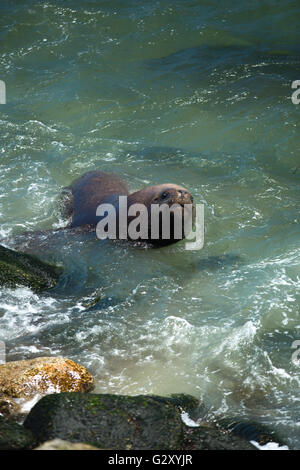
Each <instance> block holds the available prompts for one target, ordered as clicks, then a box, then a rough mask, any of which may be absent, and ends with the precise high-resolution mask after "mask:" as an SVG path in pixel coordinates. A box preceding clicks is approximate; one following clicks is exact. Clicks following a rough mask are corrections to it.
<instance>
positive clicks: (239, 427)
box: [218, 418, 286, 446]
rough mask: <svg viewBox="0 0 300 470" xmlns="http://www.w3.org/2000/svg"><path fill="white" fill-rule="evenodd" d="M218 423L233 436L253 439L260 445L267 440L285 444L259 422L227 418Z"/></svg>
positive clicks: (281, 444)
mask: <svg viewBox="0 0 300 470" xmlns="http://www.w3.org/2000/svg"><path fill="white" fill-rule="evenodd" d="M218 425H219V426H221V427H222V428H223V429H226V430H228V431H230V433H231V434H232V435H234V436H239V437H243V438H244V439H247V440H248V441H255V442H257V443H258V444H259V445H261V446H264V445H266V444H267V443H268V442H276V443H277V444H279V445H280V446H284V445H286V443H285V442H284V441H283V440H282V439H281V437H280V436H278V434H277V433H276V432H275V431H273V430H271V429H269V428H268V426H266V425H264V424H261V423H257V422H254V421H253V422H252V421H246V420H238V419H228V418H227V419H222V420H220V421H219V422H218Z"/></svg>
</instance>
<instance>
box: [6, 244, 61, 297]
mask: <svg viewBox="0 0 300 470" xmlns="http://www.w3.org/2000/svg"><path fill="white" fill-rule="evenodd" d="M61 272H62V269H61V268H59V267H57V266H53V265H50V264H47V263H44V262H42V261H40V260H39V259H38V258H36V257H35V256H31V255H27V254H25V253H19V252H17V251H13V250H10V249H9V248H5V247H4V246H2V245H0V286H6V287H13V288H14V287H17V286H26V287H30V288H31V289H32V290H34V291H35V292H39V291H42V290H45V289H50V288H51V287H54V286H55V284H56V283H57V281H58V278H59V276H60V274H61Z"/></svg>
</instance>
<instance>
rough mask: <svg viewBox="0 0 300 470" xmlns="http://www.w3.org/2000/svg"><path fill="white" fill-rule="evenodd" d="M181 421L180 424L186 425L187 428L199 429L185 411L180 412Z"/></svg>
mask: <svg viewBox="0 0 300 470" xmlns="http://www.w3.org/2000/svg"><path fill="white" fill-rule="evenodd" d="M181 419H182V422H183V423H184V424H185V425H186V426H189V427H190V428H199V426H200V424H199V423H197V422H196V421H194V420H193V419H191V418H190V417H189V414H188V413H187V412H186V411H182V412H181Z"/></svg>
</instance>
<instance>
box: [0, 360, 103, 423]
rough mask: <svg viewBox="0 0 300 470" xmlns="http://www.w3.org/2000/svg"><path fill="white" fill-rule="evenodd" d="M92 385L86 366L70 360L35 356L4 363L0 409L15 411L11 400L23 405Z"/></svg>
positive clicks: (6, 412) (1, 370) (12, 412)
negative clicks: (54, 394) (47, 396)
mask: <svg viewBox="0 0 300 470" xmlns="http://www.w3.org/2000/svg"><path fill="white" fill-rule="evenodd" d="M93 386H94V379H93V377H92V375H91V374H90V373H89V372H88V371H87V369H86V368H85V367H83V366H81V365H80V364H76V363H75V362H74V361H71V360H70V359H65V358H61V357H38V358H35V359H29V360H23V361H13V362H7V363H6V364H1V365H0V405H1V404H2V406H1V408H2V409H3V411H4V412H2V411H1V408H0V412H1V413H2V414H4V415H5V414H6V415H7V414H14V413H16V412H18V409H15V408H14V407H13V406H12V403H13V402H12V399H15V400H16V399H17V402H19V403H18V404H19V405H20V404H21V405H23V407H24V404H26V403H28V401H30V400H32V399H39V398H41V396H43V395H47V394H49V393H60V392H89V391H90V390H92V389H93ZM25 408H26V405H25ZM10 411H11V412H10ZM28 411H29V410H28Z"/></svg>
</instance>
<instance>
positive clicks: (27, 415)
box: [0, 357, 278, 451]
mask: <svg viewBox="0 0 300 470" xmlns="http://www.w3.org/2000/svg"><path fill="white" fill-rule="evenodd" d="M93 388H94V380H93V377H92V376H91V374H90V373H89V372H88V371H87V370H86V369H85V368H84V367H83V366H81V365H79V364H76V363H75V362H73V361H71V360H69V359H65V358H54V357H42V358H35V359H32V360H25V361H15V362H9V363H6V364H2V365H0V450H32V449H37V450H49V449H50V450H74V449H75V450H79V449H82V450H99V449H102V450H103V449H109V450H146V449H150V450H162V449H164V450H189V451H190V450H255V449H257V447H256V446H255V445H254V444H253V443H251V442H249V441H250V439H249V436H248V437H247V433H244V434H245V435H243V433H241V432H240V431H239V429H238V428H241V423H236V424H237V426H235V425H234V424H235V423H231V428H230V427H229V426H227V428H225V427H220V426H218V425H213V424H211V423H206V422H200V423H195V422H193V421H192V420H190V419H189V418H188V417H189V414H191V415H192V414H193V410H196V409H197V407H198V406H199V401H198V400H197V399H196V398H194V397H192V396H189V395H185V394H177V395H171V396H169V397H162V396H155V395H137V396H122V395H112V394H97V393H93V392H92V391H93ZM242 428H243V426H242ZM244 428H245V427H244ZM252 431H253V429H252ZM237 434H240V435H237ZM252 434H253V436H252V437H253V439H254V440H255V441H257V442H258V444H260V445H263V444H266V443H267V442H270V441H272V440H275V438H274V435H273V433H271V432H268V431H265V430H263V429H259V428H256V429H255V432H254V433H253V432H252ZM276 442H278V438H276Z"/></svg>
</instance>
